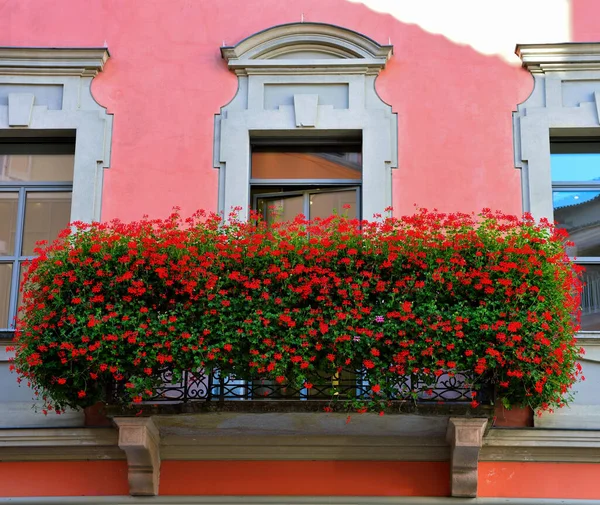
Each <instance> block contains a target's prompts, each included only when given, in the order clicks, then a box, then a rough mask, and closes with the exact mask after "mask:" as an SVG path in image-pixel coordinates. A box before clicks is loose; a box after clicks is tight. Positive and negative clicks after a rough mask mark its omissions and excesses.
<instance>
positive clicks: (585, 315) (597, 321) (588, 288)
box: [581, 265, 600, 331]
mask: <svg viewBox="0 0 600 505" xmlns="http://www.w3.org/2000/svg"><path fill="white" fill-rule="evenodd" d="M583 281H584V283H585V285H584V287H583V292H582V294H581V329H582V330H583V331H599V330H600V265H585V272H584V273H583Z"/></svg>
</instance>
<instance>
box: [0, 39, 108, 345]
mask: <svg viewBox="0 0 600 505" xmlns="http://www.w3.org/2000/svg"><path fill="white" fill-rule="evenodd" d="M108 57H109V54H108V51H107V49H106V48H61V49H56V48H27V47H0V339H2V338H10V337H11V336H12V329H13V321H14V317H15V314H16V312H17V306H18V304H19V298H18V296H19V289H18V288H19V280H20V278H21V273H22V263H23V262H24V261H25V260H26V259H27V258H30V257H32V255H33V254H34V248H35V243H36V242H37V241H39V240H47V241H51V240H53V239H54V238H55V237H56V235H57V234H58V232H59V231H60V230H62V229H63V228H64V227H65V226H66V225H67V224H68V223H69V221H84V222H91V221H93V220H98V219H100V204H101V198H102V181H103V171H104V168H105V167H107V166H108V165H109V158H110V143H111V132H112V116H110V115H108V114H106V110H105V109H104V108H103V107H101V106H100V105H99V104H98V103H97V102H96V101H95V100H94V98H93V97H92V94H91V91H90V87H91V83H92V79H93V78H94V77H95V76H96V75H97V74H98V72H100V71H101V70H102V69H103V67H104V64H105V62H106V61H107V60H108ZM0 344H2V343H1V342H0Z"/></svg>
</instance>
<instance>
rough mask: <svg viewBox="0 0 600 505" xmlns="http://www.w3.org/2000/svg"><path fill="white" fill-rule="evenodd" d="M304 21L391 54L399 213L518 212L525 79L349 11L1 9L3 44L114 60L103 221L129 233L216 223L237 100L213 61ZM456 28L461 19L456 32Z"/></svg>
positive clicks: (230, 79) (72, 0) (306, 7)
mask: <svg viewBox="0 0 600 505" xmlns="http://www.w3.org/2000/svg"><path fill="white" fill-rule="evenodd" d="M399 3H402V2H399ZM509 7H510V6H506V10H508V9H509ZM2 10H4V11H6V12H8V15H6V16H3V15H1V14H2V13H3V12H2ZM302 15H304V19H305V20H306V21H311V22H323V23H332V24H336V25H340V26H344V27H347V28H350V29H353V30H356V31H358V32H360V33H363V34H365V35H367V36H369V37H371V38H373V39H375V40H377V41H378V42H381V43H387V42H388V40H391V42H392V43H393V45H394V53H395V54H394V56H393V57H392V59H391V61H390V63H389V65H388V67H387V68H386V69H385V70H384V71H383V72H382V74H381V76H380V77H379V79H378V81H377V88H378V92H379V93H380V95H381V97H382V98H383V99H384V100H385V101H386V102H388V103H390V104H391V105H392V107H393V110H394V111H395V112H397V113H398V121H399V168H398V169H397V170H396V171H395V173H394V185H393V190H394V207H395V211H396V213H397V214H404V213H412V212H413V210H414V207H413V206H414V204H418V205H419V206H422V207H428V208H434V207H436V208H438V209H440V210H444V211H456V210H461V211H471V210H480V209H481V208H483V207H491V208H497V209H502V210H504V211H507V212H512V213H519V212H520V211H521V197H520V194H521V191H520V178H519V172H518V171H517V170H515V169H514V168H513V154H512V126H511V112H512V111H513V110H514V109H515V108H516V105H517V104H518V103H519V102H521V101H523V100H524V99H525V98H526V97H527V95H528V93H529V92H530V91H531V87H532V80H531V78H530V76H529V75H528V73H527V72H526V71H524V70H522V69H521V68H520V67H519V66H518V65H511V64H509V63H507V62H506V61H505V60H503V59H502V58H500V57H498V56H487V55H484V54H481V53H480V52H477V51H476V50H475V49H473V48H472V47H469V46H466V45H459V44H456V43H454V42H451V41H450V40H448V39H447V38H446V37H444V36H442V35H433V34H431V33H428V32H427V31H425V30H424V29H422V28H421V27H419V26H417V25H413V24H407V23H405V22H401V21H399V20H398V19H396V18H394V17H393V16H391V15H388V14H384V13H379V12H375V11H373V10H371V9H370V8H368V7H366V6H365V5H362V4H359V3H355V2H353V1H349V0H328V1H327V2H323V1H319V0H298V1H296V2H294V5H293V8H292V9H290V3H289V2H281V1H280V0H261V1H260V2H258V1H248V0H232V1H230V2H228V3H227V4H226V5H225V4H223V3H221V2H185V1H183V0H174V1H172V2H162V1H160V0H149V1H147V2H145V3H144V8H143V9H140V8H139V6H138V5H137V4H136V3H133V2H126V3H123V2H119V1H118V0H103V1H101V2H93V3H87V2H79V1H77V0H57V1H56V2H54V3H52V5H51V6H50V4H48V6H40V4H39V2H36V1H35V0H21V1H20V3H19V9H14V8H11V9H9V8H8V6H7V5H6V4H5V6H4V7H3V8H2V7H0V45H20V46H103V45H105V44H106V45H107V46H108V48H109V50H110V52H111V55H112V57H111V59H110V60H109V62H108V63H107V65H106V67H105V71H104V72H103V73H101V74H100V75H99V76H98V77H97V78H96V80H95V82H94V86H93V89H94V95H95V97H96V99H97V100H98V101H99V102H100V103H101V104H102V105H104V106H106V107H108V110H109V112H111V113H114V115H115V116H114V133H113V146H112V164H111V168H110V169H109V170H107V171H106V174H105V181H104V194H103V219H112V218H115V217H119V218H120V219H123V220H132V219H138V218H139V217H141V216H142V215H143V214H149V215H151V216H152V217H155V216H164V215H166V214H168V213H169V212H170V211H171V209H172V207H173V206H179V207H181V209H182V212H183V213H184V214H190V213H191V212H193V211H194V210H195V209H197V208H205V209H208V210H216V206H217V172H216V170H215V169H213V168H212V147H213V114H214V113H217V112H218V111H219V108H220V107H221V106H223V105H224V104H226V103H227V102H228V101H229V100H231V98H232V97H233V96H234V95H235V92H236V87H237V82H236V78H235V76H234V75H233V74H232V73H231V72H229V71H228V70H227V67H226V64H225V62H224V61H222V60H221V58H220V53H219V48H220V46H222V45H223V44H224V43H225V44H228V45H231V44H235V43H237V42H238V41H240V40H241V39H243V38H245V37H247V36H249V35H251V34H253V33H255V32H257V31H260V30H263V29H265V28H268V27H270V26H273V25H277V24H282V23H289V22H296V21H299V20H300V18H301V16H302ZM430 15H431V17H432V18H434V17H435V16H439V14H438V13H436V11H435V10H432V12H431V13H430ZM464 16H465V14H464V13H461V12H457V13H456V17H455V20H456V23H457V24H464V21H463V20H464ZM477 22H481V20H479V19H473V23H477ZM423 23H424V24H425V21H423ZM123 27H127V29H123ZM517 42H519V41H518V40H514V41H513V42H512V43H511V44H510V46H511V47H510V50H512V49H513V48H514V44H515V43H517Z"/></svg>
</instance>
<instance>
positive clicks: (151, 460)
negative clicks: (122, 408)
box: [114, 417, 160, 496]
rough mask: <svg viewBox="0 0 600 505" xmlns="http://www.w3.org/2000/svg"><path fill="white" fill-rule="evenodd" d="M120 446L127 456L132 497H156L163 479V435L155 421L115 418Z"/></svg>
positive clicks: (150, 419)
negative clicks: (161, 457)
mask: <svg viewBox="0 0 600 505" xmlns="http://www.w3.org/2000/svg"><path fill="white" fill-rule="evenodd" d="M114 422H115V424H116V425H117V426H118V428H119V447H120V448H121V449H122V450H123V451H124V452H125V454H126V456H127V466H128V478H129V494H131V495H133V496H156V495H158V484H159V480H160V433H159V431H158V428H157V427H156V425H155V424H154V422H153V421H152V418H137V417H121V418H115V419H114Z"/></svg>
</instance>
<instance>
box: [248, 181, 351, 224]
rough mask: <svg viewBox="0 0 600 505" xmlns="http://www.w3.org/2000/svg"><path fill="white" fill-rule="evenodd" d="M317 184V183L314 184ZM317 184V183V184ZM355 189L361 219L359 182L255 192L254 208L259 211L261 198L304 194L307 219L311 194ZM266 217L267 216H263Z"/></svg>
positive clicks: (304, 211) (253, 198)
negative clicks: (327, 186) (345, 184)
mask: <svg viewBox="0 0 600 505" xmlns="http://www.w3.org/2000/svg"><path fill="white" fill-rule="evenodd" d="M284 181H286V182H287V181H288V179H284ZM281 185H288V184H281ZM313 185H315V184H313ZM315 186H316V185H315ZM352 191H354V192H355V194H356V214H357V216H356V217H357V219H358V220H359V221H360V220H361V211H360V209H361V205H360V204H361V198H360V185H359V184H352V185H348V186H346V187H340V186H337V185H336V186H333V187H331V189H328V188H326V187H325V188H323V189H321V188H320V187H314V188H312V189H306V188H303V187H299V188H298V189H297V190H289V191H280V192H273V193H254V195H253V196H252V209H253V210H255V211H258V200H259V199H261V198H266V199H269V198H270V199H277V198H285V197H288V196H302V197H303V199H304V201H303V214H304V216H305V217H306V219H310V196H311V195H318V194H323V193H325V192H326V193H334V192H348V193H349V192H352ZM263 217H264V218H265V219H266V216H263Z"/></svg>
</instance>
